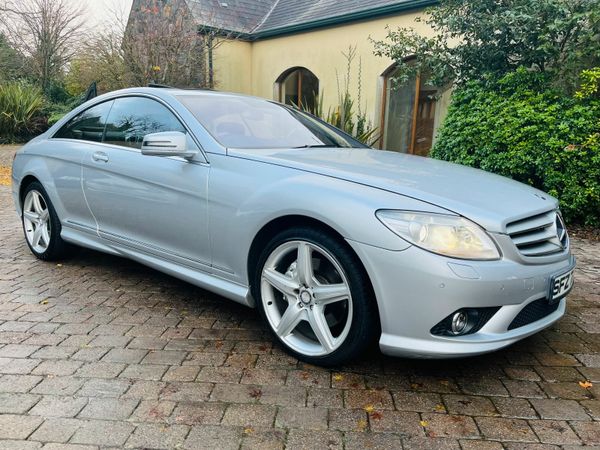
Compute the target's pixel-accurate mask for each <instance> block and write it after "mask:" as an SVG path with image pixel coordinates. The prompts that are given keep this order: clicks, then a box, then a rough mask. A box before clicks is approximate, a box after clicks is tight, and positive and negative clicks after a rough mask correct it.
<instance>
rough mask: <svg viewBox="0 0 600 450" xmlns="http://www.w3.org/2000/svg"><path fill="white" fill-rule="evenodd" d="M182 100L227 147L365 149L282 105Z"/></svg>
mask: <svg viewBox="0 0 600 450" xmlns="http://www.w3.org/2000/svg"><path fill="white" fill-rule="evenodd" d="M178 98H179V100H180V101H181V102H182V103H183V104H184V105H185V107H186V108H188V109H189V110H190V112H191V113H192V114H193V115H194V116H195V117H196V119H198V121H199V122H200V123H201V124H202V125H203V126H204V128H206V130H207V131H208V132H209V133H210V134H211V135H212V136H213V137H214V138H215V139H216V140H217V141H218V142H219V143H220V144H221V145H223V146H224V147H227V148H256V149H259V148H265V149H266V148H309V147H345V148H351V147H359V148H364V147H365V145H364V144H362V143H360V142H359V141H357V140H355V139H353V138H352V137H350V136H349V135H347V134H346V133H344V132H342V131H340V130H338V129H337V128H335V127H332V126H331V125H329V124H327V123H325V122H323V121H321V120H319V119H317V118H316V117H314V116H311V115H310V114H306V113H303V112H300V111H298V110H295V109H292V108H289V107H287V106H284V105H281V104H279V103H273V102H270V101H267V100H261V99H257V98H252V97H242V96H234V95H214V94H205V95H182V96H178Z"/></svg>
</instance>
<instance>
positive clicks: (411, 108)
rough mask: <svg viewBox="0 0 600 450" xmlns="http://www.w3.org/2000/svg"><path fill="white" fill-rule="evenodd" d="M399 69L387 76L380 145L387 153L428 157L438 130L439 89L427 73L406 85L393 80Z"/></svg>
mask: <svg viewBox="0 0 600 450" xmlns="http://www.w3.org/2000/svg"><path fill="white" fill-rule="evenodd" d="M396 73H397V68H396V66H392V67H390V68H389V69H388V70H387V71H386V72H385V73H384V74H383V78H384V82H383V99H382V115H381V124H382V125H381V126H382V135H381V143H380V146H381V148H383V149H386V150H393V151H397V152H401V153H411V154H414V155H420V156H428V155H429V151H430V150H431V147H432V145H433V138H434V132H435V129H436V125H437V124H436V123H435V122H436V120H435V119H436V107H437V98H438V94H439V92H440V89H439V88H438V87H436V86H433V85H432V84H431V83H430V82H429V80H428V77H427V76H426V75H424V74H420V75H416V76H414V77H412V78H411V79H409V80H408V81H407V82H405V83H399V82H397V81H395V80H394V77H395V75H396Z"/></svg>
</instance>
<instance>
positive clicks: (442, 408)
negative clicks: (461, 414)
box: [435, 403, 446, 411]
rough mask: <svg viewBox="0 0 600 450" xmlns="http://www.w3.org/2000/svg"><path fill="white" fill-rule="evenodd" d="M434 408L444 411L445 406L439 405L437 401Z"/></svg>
mask: <svg viewBox="0 0 600 450" xmlns="http://www.w3.org/2000/svg"><path fill="white" fill-rule="evenodd" d="M435 410H436V411H446V408H444V405H441V404H439V403H438V404H437V405H435Z"/></svg>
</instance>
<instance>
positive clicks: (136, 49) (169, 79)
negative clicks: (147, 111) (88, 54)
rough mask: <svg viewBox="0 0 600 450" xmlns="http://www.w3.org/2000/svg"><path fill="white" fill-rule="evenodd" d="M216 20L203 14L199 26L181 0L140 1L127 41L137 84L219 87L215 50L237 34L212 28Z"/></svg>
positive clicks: (129, 67)
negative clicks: (214, 63) (216, 85)
mask: <svg viewBox="0 0 600 450" xmlns="http://www.w3.org/2000/svg"><path fill="white" fill-rule="evenodd" d="M213 19H214V18H213V17H210V16H209V14H208V13H206V14H203V17H202V18H201V21H202V25H200V26H199V24H198V19H197V18H196V17H195V16H194V14H193V13H192V11H191V10H190V9H189V7H188V5H187V3H186V2H184V1H182V0H172V1H169V2H162V1H157V0H135V1H134V4H133V7H132V10H131V14H130V16H129V21H128V23H127V26H126V29H125V33H124V37H123V53H124V59H125V61H126V64H127V71H128V73H129V75H130V76H131V81H132V83H133V84H137V85H144V84H147V83H149V82H153V83H160V84H168V85H173V86H180V87H209V88H213V87H215V84H216V80H215V78H216V77H215V73H214V68H213V63H212V60H213V52H214V50H215V49H216V48H217V47H218V46H219V45H221V43H223V42H224V41H225V40H228V39H234V38H235V36H234V34H233V33H231V32H226V31H224V30H221V29H219V27H216V26H213V22H214V20H213Z"/></svg>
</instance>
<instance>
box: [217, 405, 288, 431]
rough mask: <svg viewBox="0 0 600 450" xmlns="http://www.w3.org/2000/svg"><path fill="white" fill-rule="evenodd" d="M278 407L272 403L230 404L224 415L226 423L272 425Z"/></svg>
mask: <svg viewBox="0 0 600 450" xmlns="http://www.w3.org/2000/svg"><path fill="white" fill-rule="evenodd" d="M276 412H277V408H276V407H275V406H271V405H253V404H230V405H229V406H227V410H226V411H225V414H224V416H223V420H222V423H223V424H224V425H238V426H243V427H252V428H258V427H265V428H267V427H271V426H273V423H274V420H275V413H276Z"/></svg>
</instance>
